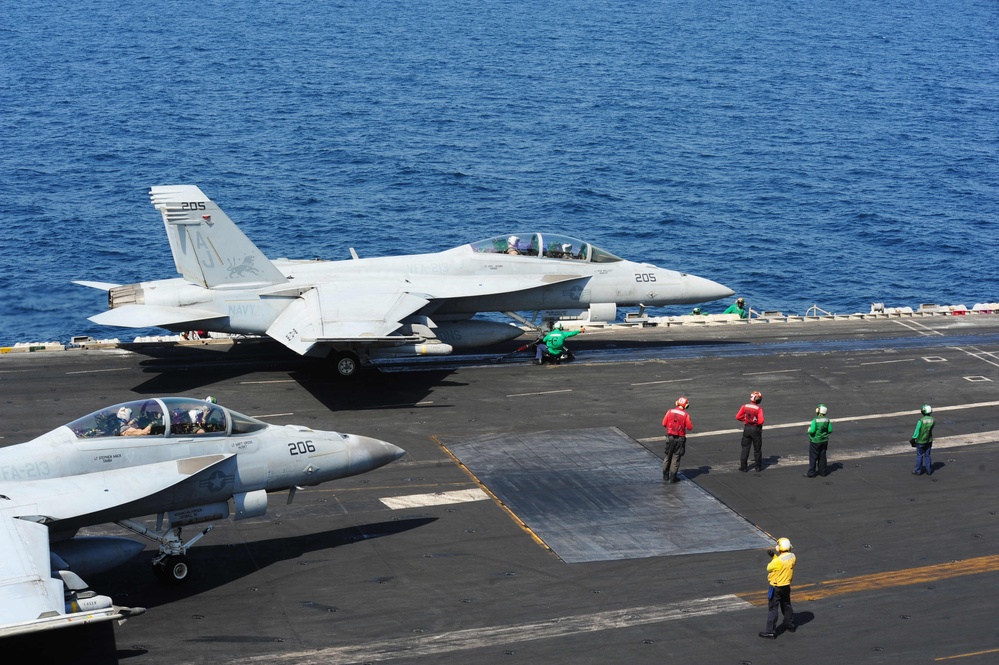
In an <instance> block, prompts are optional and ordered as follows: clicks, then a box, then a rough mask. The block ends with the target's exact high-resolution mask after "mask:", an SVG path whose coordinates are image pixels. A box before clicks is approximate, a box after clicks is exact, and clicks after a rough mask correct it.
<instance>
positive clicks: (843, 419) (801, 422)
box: [638, 402, 999, 443]
mask: <svg viewBox="0 0 999 665" xmlns="http://www.w3.org/2000/svg"><path fill="white" fill-rule="evenodd" d="M990 406H999V402H975V403H973V404H955V405H953V406H935V407H933V412H934V413H940V412H941V411H961V410H963V409H978V408H982V407H990ZM918 414H919V412H918V411H916V410H915V409H908V410H906V411H893V412H891V413H872V414H870V415H866V416H836V417H834V418H833V422H834V423H846V422H854V421H858V420H875V419H878V418H897V417H899V416H913V417H915V415H918ZM811 424H812V421H811V420H799V421H798V422H796V423H780V424H779V425H769V424H768V425H764V426H763V430H764V431H766V430H768V429H782V428H785V427H808V426H809V425H811ZM740 433H742V429H741V428H739V429H719V430H714V431H713V432H688V433H687V438H688V439H694V438H696V439H699V438H701V437H706V436H718V435H719V434H740ZM665 440H666V437H665V436H650V437H646V438H644V439H638V441H639V442H640V443H646V442H649V441H665Z"/></svg>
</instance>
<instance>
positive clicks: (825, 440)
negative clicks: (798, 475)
mask: <svg viewBox="0 0 999 665" xmlns="http://www.w3.org/2000/svg"><path fill="white" fill-rule="evenodd" d="M828 412H829V409H828V407H826V405H825V404H819V405H818V406H817V407H815V417H814V418H812V424H811V425H809V426H808V473H806V474H805V476H806V477H808V478H814V477H815V476H816V475H819V476H823V477H824V476H825V475H826V448H828V447H829V433H830V432H832V421H831V420H829V418H828V417H827V416H826V414H827V413H828Z"/></svg>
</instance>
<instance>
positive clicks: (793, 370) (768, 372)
mask: <svg viewBox="0 0 999 665" xmlns="http://www.w3.org/2000/svg"><path fill="white" fill-rule="evenodd" d="M800 371H801V368H800V367H799V368H798V369H774V370H769V371H767V372H746V373H745V374H743V376H759V375H761V374H787V373H788V372H800Z"/></svg>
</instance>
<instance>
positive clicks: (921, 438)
mask: <svg viewBox="0 0 999 665" xmlns="http://www.w3.org/2000/svg"><path fill="white" fill-rule="evenodd" d="M920 412H921V413H922V414H923V417H922V418H920V419H919V421H918V422H917V423H916V431H915V432H913V433H912V438H911V439H909V443H910V444H912V446H913V447H914V448H915V449H916V468H915V469H913V470H912V475H914V476H921V475H923V474H924V473H925V474H926V475H927V476H929V475H932V474H933V462H932V461H931V460H930V448H931V447H932V446H933V425H935V424H936V421H935V420H934V419H933V416H931V415H930V414H931V413H933V407H932V406H930V405H929V404H923V407H922V408H921V409H920Z"/></svg>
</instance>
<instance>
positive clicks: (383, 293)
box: [267, 284, 430, 355]
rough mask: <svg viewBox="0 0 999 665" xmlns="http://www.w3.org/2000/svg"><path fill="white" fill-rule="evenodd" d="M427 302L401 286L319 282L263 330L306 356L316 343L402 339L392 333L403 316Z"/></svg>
mask: <svg viewBox="0 0 999 665" xmlns="http://www.w3.org/2000/svg"><path fill="white" fill-rule="evenodd" d="M428 302H430V299H429V297H427V296H421V295H416V294H413V293H407V292H405V291H404V290H402V289H401V288H398V287H395V288H393V287H392V286H389V285H386V286H384V287H383V288H380V289H379V288H371V287H369V288H367V289H360V288H342V287H337V286H334V285H332V284H322V285H320V286H317V287H316V288H314V289H311V290H309V291H307V292H306V293H305V294H304V295H302V297H300V298H298V299H297V300H295V301H294V302H292V303H291V304H290V305H288V307H286V308H285V310H284V311H283V312H282V313H281V315H280V316H278V318H277V319H276V320H275V321H274V323H273V324H271V327H270V328H268V329H267V334H268V335H269V336H271V337H273V338H274V339H276V340H278V341H279V342H281V343H282V344H284V345H285V346H287V347H288V348H290V349H292V350H293V351H295V352H296V353H299V354H301V355H306V354H307V353H308V352H309V351H310V350H311V349H312V348H313V346H315V345H316V344H317V343H320V342H327V343H329V342H379V341H386V340H390V339H391V340H393V341H403V340H405V339H406V338H405V337H402V336H398V335H397V336H395V337H390V336H391V334H392V333H393V332H395V331H396V330H397V329H398V328H399V326H400V325H402V323H401V321H402V319H404V318H405V317H407V316H409V315H410V314H412V313H413V312H415V311H417V310H418V309H420V308H421V307H423V306H424V305H426V304H427V303H428Z"/></svg>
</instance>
